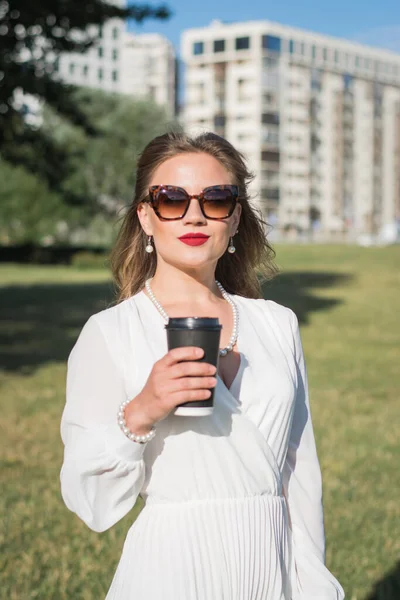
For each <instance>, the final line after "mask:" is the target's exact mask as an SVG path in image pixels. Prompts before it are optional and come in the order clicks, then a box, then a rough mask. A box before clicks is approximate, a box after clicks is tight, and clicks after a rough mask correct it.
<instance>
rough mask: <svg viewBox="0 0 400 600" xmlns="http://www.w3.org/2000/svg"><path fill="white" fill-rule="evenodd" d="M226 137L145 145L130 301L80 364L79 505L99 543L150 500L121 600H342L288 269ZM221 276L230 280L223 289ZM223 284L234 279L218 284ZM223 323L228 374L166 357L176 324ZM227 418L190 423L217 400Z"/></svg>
mask: <svg viewBox="0 0 400 600" xmlns="http://www.w3.org/2000/svg"><path fill="white" fill-rule="evenodd" d="M249 179H250V174H249V172H248V170H247V168H246V165H245V163H244V161H243V158H242V156H241V155H240V154H239V153H238V152H237V151H236V150H235V149H234V148H233V147H232V146H231V144H229V143H228V142H227V141H226V140H224V139H222V138H220V137H218V136H216V135H214V134H211V133H210V134H203V135H201V136H199V137H197V138H195V139H191V138H189V137H187V136H185V135H184V134H181V133H180V134H166V135H163V136H161V137H158V138H156V139H154V140H153V141H152V142H151V143H150V144H149V145H148V146H147V148H146V149H145V150H144V152H143V154H142V156H141V158H140V161H139V165H138V171H137V182H136V190H135V197H134V200H133V202H132V204H131V206H130V208H129V211H128V213H127V215H126V218H125V220H124V223H123V226H122V228H121V231H120V235H119V238H118V240H117V243H116V246H115V249H114V252H113V257H112V262H113V270H114V276H115V280H116V282H117V284H118V287H119V298H118V300H119V303H118V304H117V305H116V306H114V307H112V308H109V309H107V310H104V311H102V312H100V313H98V314H95V315H93V316H92V317H91V318H90V319H89V320H88V322H87V323H86V325H85V326H84V328H83V330H82V332H81V334H80V336H79V339H78V341H77V343H76V345H75V347H74V348H73V350H72V352H71V355H70V358H69V363H68V379H67V403H66V407H65V411H64V414H63V418H62V424H61V431H62V438H63V441H64V444H65V458H64V464H63V467H62V472H61V484H62V493H63V497H64V500H65V503H66V505H67V506H68V508H69V509H70V510H72V511H74V512H75V513H76V514H77V515H78V516H79V517H80V518H81V519H82V520H83V521H84V522H85V523H86V524H87V525H88V526H89V527H90V528H91V529H93V530H94V531H104V530H106V529H108V528H109V527H111V526H112V525H114V523H116V522H117V521H118V520H119V519H121V518H122V517H123V516H124V515H126V514H127V513H128V512H129V511H130V509H131V508H132V507H133V505H134V504H135V501H136V499H137V497H138V495H139V494H140V495H141V496H142V497H143V498H144V500H145V501H146V506H145V508H144V509H143V511H142V512H141V514H140V515H139V517H138V518H137V519H136V521H135V523H134V524H133V526H132V527H131V529H130V530H129V533H128V535H127V539H126V542H125V545H124V549H123V554H122V558H121V561H120V563H119V566H118V569H117V572H116V574H115V577H114V580H113V582H112V585H111V588H110V590H109V592H108V595H107V600H133V599H134V600H145V599H146V600H149V599H150V600H172V599H173V600H289V599H293V600H297V599H299V600H300V599H301V600H310V599H315V600H317V599H318V600H337V599H341V598H343V597H344V594H343V590H342V588H341V587H340V584H339V583H338V582H337V581H336V579H335V578H334V577H333V575H332V574H331V573H330V572H329V571H328V570H327V569H326V567H325V566H324V529H323V516H322V506H321V477H320V468H319V464H318V458H317V454H316V449H315V443H314V435H313V429H312V423H311V417H310V412H309V402H308V393H307V378H306V370H305V365H304V358H303V352H302V347H301V341H300V336H299V329H298V323H297V319H296V316H295V315H294V313H293V312H292V311H291V310H290V309H288V308H285V307H283V306H280V305H279V304H276V303H275V302H272V301H265V300H262V299H260V295H261V294H260V287H259V283H258V279H257V276H256V272H255V267H257V268H258V269H261V270H262V271H263V273H264V275H266V276H272V275H273V274H274V272H275V268H274V266H273V263H272V256H273V252H272V249H271V248H270V246H269V245H268V243H267V241H266V240H265V236H264V230H263V222H262V221H261V220H260V219H259V217H258V216H257V214H256V213H255V212H254V210H253V209H252V208H251V206H250V204H249V198H248V191H247V184H248V181H249ZM217 282H219V283H217ZM221 284H222V285H221ZM188 315H189V316H192V315H195V316H211V317H218V319H219V321H220V323H221V324H222V331H221V351H220V360H219V367H218V373H216V369H215V368H214V367H213V366H212V365H209V364H206V363H201V362H198V360H197V359H198V358H199V357H200V356H201V355H202V351H201V350H200V349H196V348H191V347H188V348H180V349H175V350H172V351H170V352H168V351H167V342H166V333H165V329H164V324H165V322H166V321H167V319H168V317H170V316H171V317H178V316H188ZM213 387H215V388H216V389H215V407H214V410H213V413H212V415H210V416H205V417H204V416H203V417H188V416H186V417H185V416H178V415H175V414H174V410H175V408H176V406H177V405H178V404H181V403H182V402H187V401H195V400H199V399H205V398H208V397H209V396H210V393H211V392H210V389H212V388H213Z"/></svg>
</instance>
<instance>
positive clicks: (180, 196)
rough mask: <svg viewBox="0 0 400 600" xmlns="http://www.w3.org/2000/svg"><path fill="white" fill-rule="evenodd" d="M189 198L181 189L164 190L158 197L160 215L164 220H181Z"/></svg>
mask: <svg viewBox="0 0 400 600" xmlns="http://www.w3.org/2000/svg"><path fill="white" fill-rule="evenodd" d="M187 201H188V199H187V196H186V194H185V193H184V192H183V191H182V190H179V189H173V188H172V189H171V188H169V189H164V188H162V189H161V190H160V191H159V192H158V193H157V195H156V205H157V209H158V213H159V214H160V216H161V217H162V218H163V219H179V217H181V216H182V215H183V213H184V212H185V209H186V206H187Z"/></svg>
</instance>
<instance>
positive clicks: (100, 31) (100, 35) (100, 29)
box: [99, 25, 103, 39]
mask: <svg viewBox="0 0 400 600" xmlns="http://www.w3.org/2000/svg"><path fill="white" fill-rule="evenodd" d="M102 37H103V28H102V26H101V25H100V27H99V38H100V39H102Z"/></svg>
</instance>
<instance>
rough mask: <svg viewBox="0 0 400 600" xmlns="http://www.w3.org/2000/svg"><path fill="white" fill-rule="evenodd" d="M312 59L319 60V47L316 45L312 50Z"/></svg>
mask: <svg viewBox="0 0 400 600" xmlns="http://www.w3.org/2000/svg"><path fill="white" fill-rule="evenodd" d="M311 57H312V59H313V60H315V59H316V58H317V46H315V45H314V44H313V46H312V48H311Z"/></svg>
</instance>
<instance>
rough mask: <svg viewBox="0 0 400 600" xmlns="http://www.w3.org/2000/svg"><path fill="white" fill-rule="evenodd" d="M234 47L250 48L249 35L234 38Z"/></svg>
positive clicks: (240, 48) (237, 48) (238, 48)
mask: <svg viewBox="0 0 400 600" xmlns="http://www.w3.org/2000/svg"><path fill="white" fill-rule="evenodd" d="M235 47H236V50H248V49H249V48H250V38H249V37H240V38H236V42H235Z"/></svg>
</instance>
